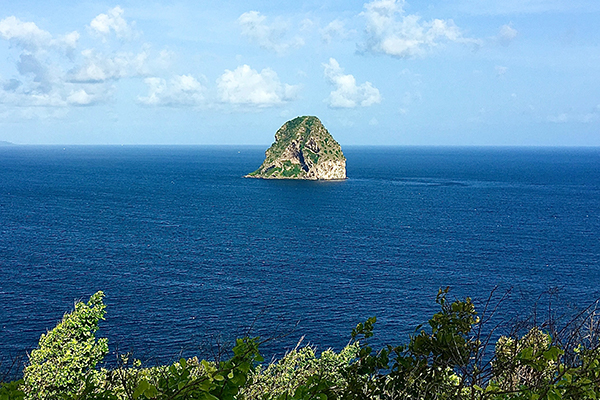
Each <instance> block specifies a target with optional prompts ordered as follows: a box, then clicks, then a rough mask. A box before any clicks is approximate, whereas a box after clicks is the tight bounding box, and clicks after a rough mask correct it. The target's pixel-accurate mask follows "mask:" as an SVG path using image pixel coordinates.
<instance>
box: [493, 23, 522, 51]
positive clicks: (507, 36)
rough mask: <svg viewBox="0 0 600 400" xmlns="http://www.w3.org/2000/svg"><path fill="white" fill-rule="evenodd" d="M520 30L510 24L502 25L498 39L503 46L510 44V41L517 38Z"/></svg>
mask: <svg viewBox="0 0 600 400" xmlns="http://www.w3.org/2000/svg"><path fill="white" fill-rule="evenodd" d="M518 34H519V32H518V31H517V30H516V29H514V28H513V27H512V26H510V25H502V26H501V27H500V32H498V41H499V42H500V44H502V45H503V46H508V45H509V44H510V42H512V41H513V40H515V38H516V37H517V35H518Z"/></svg>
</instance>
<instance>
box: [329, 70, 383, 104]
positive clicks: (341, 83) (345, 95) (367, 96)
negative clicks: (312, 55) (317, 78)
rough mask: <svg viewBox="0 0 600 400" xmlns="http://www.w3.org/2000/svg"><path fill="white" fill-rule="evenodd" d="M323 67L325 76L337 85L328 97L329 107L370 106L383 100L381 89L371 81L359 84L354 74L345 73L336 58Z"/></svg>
mask: <svg viewBox="0 0 600 400" xmlns="http://www.w3.org/2000/svg"><path fill="white" fill-rule="evenodd" d="M323 67H324V69H325V78H326V79H327V80H328V81H329V83H330V84H332V85H333V86H334V87H335V90H334V91H332V92H331V93H330V94H329V98H328V99H327V103H328V105H329V107H331V108H354V107H357V106H359V105H360V106H362V107H368V106H371V105H373V104H377V103H380V102H381V95H380V94H379V90H378V89H377V88H376V87H374V86H373V84H372V83H371V82H365V83H363V84H361V85H357V84H356V79H355V78H354V76H352V75H344V70H343V68H342V67H340V64H339V63H338V62H337V61H336V60H335V59H334V58H330V59H329V63H327V64H323Z"/></svg>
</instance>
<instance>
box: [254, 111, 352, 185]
mask: <svg viewBox="0 0 600 400" xmlns="http://www.w3.org/2000/svg"><path fill="white" fill-rule="evenodd" d="M246 177H247V178H263V179H310V180H317V179H323V180H337V179H346V158H345V157H344V153H342V148H341V146H340V144H339V143H338V142H336V140H335V139H334V138H333V136H331V134H330V133H329V132H328V131H327V129H325V127H324V126H323V124H322V123H321V121H320V120H319V119H318V118H317V117H312V116H304V117H297V118H294V119H292V120H291V121H288V122H286V123H285V124H283V126H282V127H281V128H279V130H278V131H277V132H276V133H275V142H274V143H273V144H272V145H271V147H269V149H267V151H266V152H265V160H264V161H263V163H262V165H261V166H260V167H259V168H258V169H257V170H256V171H254V172H252V173H250V174H248V175H246Z"/></svg>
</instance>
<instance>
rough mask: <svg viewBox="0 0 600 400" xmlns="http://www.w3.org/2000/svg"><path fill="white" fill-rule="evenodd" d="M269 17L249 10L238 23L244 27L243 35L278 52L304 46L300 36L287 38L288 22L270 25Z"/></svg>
mask: <svg viewBox="0 0 600 400" xmlns="http://www.w3.org/2000/svg"><path fill="white" fill-rule="evenodd" d="M266 20H267V17H265V16H263V15H260V13H259V12H258V11H248V12H246V13H243V14H242V15H240V17H239V18H238V24H239V25H240V27H241V28H242V35H243V36H245V37H247V38H248V39H249V40H250V41H252V42H255V43H257V44H258V45H259V46H260V47H262V48H263V49H266V50H271V51H275V52H276V53H279V54H281V53H285V52H286V51H287V50H289V49H290V48H297V47H302V46H303V45H304V40H302V38H300V37H294V38H293V39H290V40H286V39H285V36H286V34H287V31H288V24H287V23H285V22H282V21H275V22H274V23H273V24H271V25H268V24H266V23H265V21H266Z"/></svg>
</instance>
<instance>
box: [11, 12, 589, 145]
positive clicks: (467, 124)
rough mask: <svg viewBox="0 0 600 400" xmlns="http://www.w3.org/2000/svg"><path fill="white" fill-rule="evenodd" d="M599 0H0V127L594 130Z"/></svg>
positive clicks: (443, 133) (542, 141)
mask: <svg viewBox="0 0 600 400" xmlns="http://www.w3.org/2000/svg"><path fill="white" fill-rule="evenodd" d="M598 21H600V2H599V1H597V0H433V1H419V0H374V1H355V0H318V1H317V0H296V1H282V2H273V1H264V0H244V1H236V0H224V1H197V0H182V1H152V0H130V1H117V2H111V1H94V0H92V1H80V0H77V1H73V0H61V1H56V0H44V1H40V0H19V1H13V0H0V141H8V142H12V143H17V144H83V145H85V144H102V145H103V144H112V145H121V144H125V145H130V144H139V145H151V144H159V145H161V144H164V145H196V144H199V145H213V144H218V145H269V144H270V143H271V142H272V141H273V139H274V134H275V131H276V130H277V129H278V128H279V127H280V126H281V125H282V124H283V123H284V122H285V121H287V120H289V119H292V118H294V117H296V116H299V115H316V116H318V117H319V118H320V119H321V121H322V122H323V124H324V125H325V127H326V128H327V129H328V130H329V131H330V133H331V134H332V135H333V136H334V137H335V138H336V139H337V140H338V142H340V144H341V145H342V146H344V145H436V146H437V145H442V146H444V145H451V146H470V145H476V146H482V145H484V146H490V145H491V146H498V145H500V146H600V24H598Z"/></svg>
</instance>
